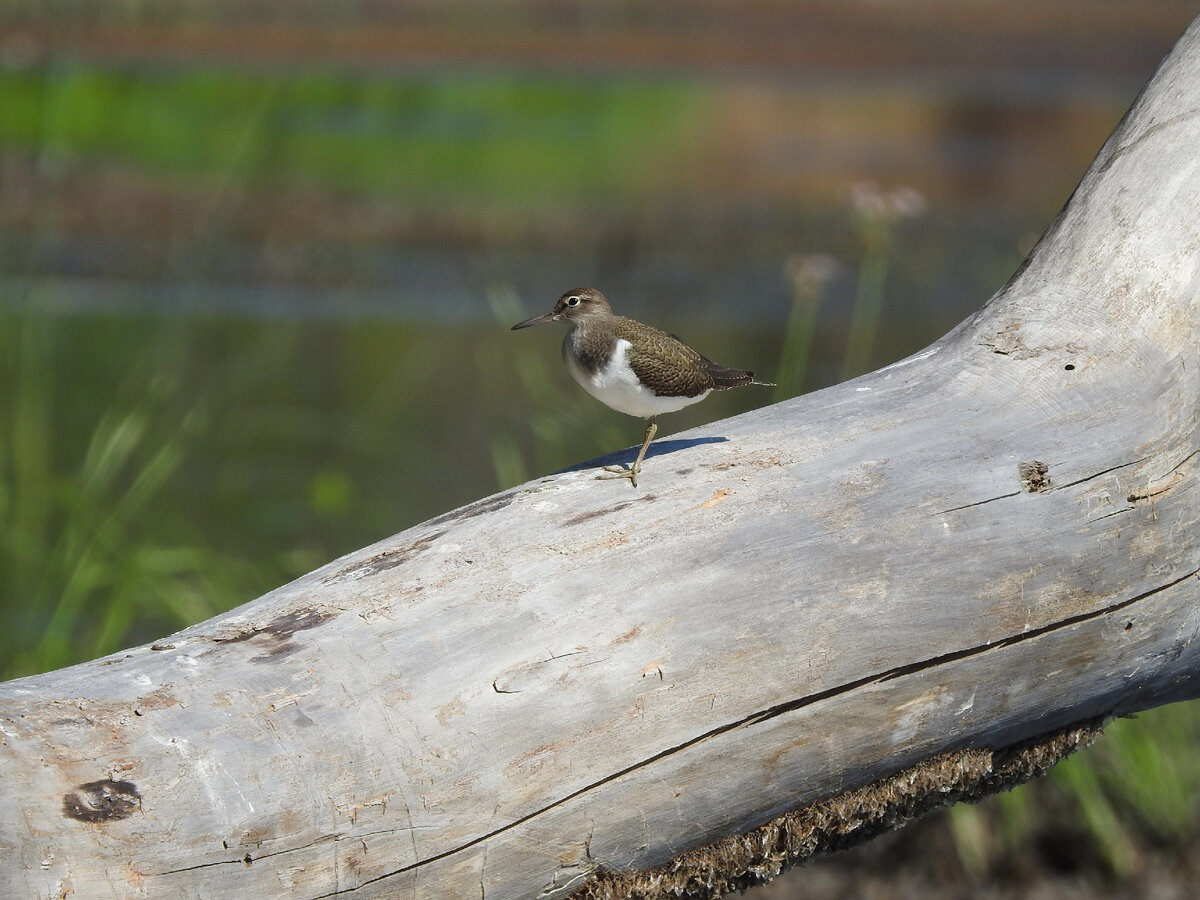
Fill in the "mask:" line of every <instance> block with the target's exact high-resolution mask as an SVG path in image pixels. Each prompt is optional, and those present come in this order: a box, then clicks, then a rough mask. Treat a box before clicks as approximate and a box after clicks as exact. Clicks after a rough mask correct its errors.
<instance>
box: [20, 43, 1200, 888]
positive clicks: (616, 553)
mask: <svg viewBox="0 0 1200 900" xmlns="http://www.w3.org/2000/svg"><path fill="white" fill-rule="evenodd" d="M1198 148H1200V26H1197V25H1196V24H1193V26H1192V28H1191V29H1190V31H1189V32H1188V33H1187V34H1186V35H1185V37H1184V39H1183V40H1182V41H1181V43H1180V44H1179V46H1178V47H1177V48H1176V50H1175V51H1174V52H1173V53H1172V55H1171V56H1170V57H1169V58H1168V59H1167V60H1166V62H1165V63H1164V65H1163V67H1162V69H1161V70H1160V72H1159V73H1158V75H1157V76H1156V77H1155V79H1154V81H1153V82H1152V83H1151V85H1150V86H1149V88H1148V89H1147V90H1146V91H1145V92H1144V94H1143V96H1142V97H1141V98H1140V99H1139V101H1138V102H1137V104H1136V106H1135V107H1134V109H1133V111H1132V112H1131V113H1130V115H1129V116H1127V117H1126V120H1125V121H1124V122H1123V123H1122V124H1121V126H1120V127H1119V128H1118V129H1117V131H1116V133H1115V134H1114V135H1113V137H1112V138H1111V139H1110V140H1109V141H1108V143H1107V144H1106V146H1105V147H1104V149H1103V151H1102V152H1101V153H1100V155H1099V157H1098V159H1097V160H1096V162H1095V164H1094V165H1093V166H1092V168H1091V170H1090V171H1089V173H1088V174H1087V176H1086V178H1085V179H1084V181H1083V183H1082V184H1081V185H1080V187H1079V189H1078V191H1077V192H1076V194H1075V196H1074V197H1073V199H1072V200H1071V203H1070V204H1069V206H1068V207H1067V209H1066V210H1065V211H1064V212H1063V214H1062V215H1061V216H1060V217H1059V219H1058V220H1057V221H1056V222H1055V223H1054V225H1053V226H1052V227H1051V229H1050V230H1049V232H1048V233H1047V235H1046V236H1045V237H1044V238H1043V240H1042V241H1041V243H1040V244H1039V245H1038V247H1037V249H1036V250H1035V251H1034V253H1033V254H1032V256H1031V257H1030V259H1029V261H1028V262H1027V264H1026V265H1025V266H1024V267H1023V268H1022V270H1021V271H1020V272H1019V273H1018V275H1017V276H1016V277H1015V278H1014V279H1013V281H1012V282H1011V283H1010V284H1009V285H1008V286H1006V287H1005V288H1004V289H1003V290H1001V291H1000V292H999V293H998V294H997V295H996V297H994V298H993V299H992V301H991V302H990V303H989V304H988V305H987V306H986V308H985V309H983V310H982V311H981V312H980V313H978V314H976V315H974V316H973V317H972V318H971V319H969V320H968V321H967V322H965V323H963V325H961V326H960V327H959V328H957V329H955V331H954V332H953V333H951V334H950V335H948V336H946V337H945V338H944V339H942V340H940V341H938V342H937V343H936V344H934V345H933V346H932V347H930V348H928V349H927V350H925V351H924V352H922V353H918V354H917V355H915V356H913V357H912V358H910V359H907V360H904V361H903V362H901V363H897V364H895V365H893V366H889V367H888V368H886V369H883V370H881V371H879V372H876V373H874V374H871V375H868V376H865V377H863V378H859V379H857V380H855V381H853V382H850V383H848V384H844V385H839V386H837V387H835V388H831V389H829V390H825V391H821V392H819V393H816V394H812V395H809V396H806V397H801V398H798V399H795V400H792V401H789V402H786V403H782V404H779V405H777V406H774V407H771V408H769V409H764V410H760V411H758V412H756V413H753V414H750V415H745V416H741V417H738V418H736V419H731V420H729V421H724V422H718V423H715V424H713V425H710V426H707V427H704V428H701V429H698V430H696V431H695V432H692V433H691V434H690V435H685V436H682V437H680V438H678V439H676V440H667V441H662V442H660V443H658V444H656V445H655V446H654V448H653V451H652V453H651V456H650V458H649V460H648V461H647V463H646V465H645V469H644V473H643V485H642V486H640V487H639V488H638V489H637V490H632V491H631V490H630V488H629V486H628V485H627V484H624V483H620V484H618V483H616V482H612V481H596V480H594V478H593V475H594V473H593V472H592V471H590V470H581V471H576V472H571V473H567V474H560V475H556V476H552V477H547V478H543V479H540V480H539V481H537V482H535V483H532V484H527V485H525V486H523V487H520V488H516V489H514V490H510V491H506V492H504V493H501V494H498V495H496V496H494V497H490V498H488V499H486V500H482V501H480V502H478V503H475V504H473V505H471V506H468V507H465V508H463V509H460V510H457V511H454V512H451V513H448V514H446V515H444V516H441V517H439V518H437V519H434V520H432V521H430V522H427V523H425V524H423V525H421V526H418V527H416V528H413V529H411V530H410V531H407V532H405V533H403V534H400V535H397V536H396V537H394V538H391V539H389V540H386V541H383V542H381V543H379V544H377V545H375V546H373V547H369V548H367V549H365V550H362V551H360V552H358V553H354V554H351V555H349V556H347V557H345V558H343V559H339V560H337V561H336V562H333V563H331V564H330V565H328V566H326V567H324V568H322V569H320V570H318V571H316V572H313V573H312V574H310V575H308V576H306V577H304V578H301V579H299V580H298V581H296V582H294V583H292V584H289V585H286V586H285V587H282V588H280V589H279V590H277V591H274V592H272V593H270V594H268V595H267V596H265V597H263V598H261V599H259V600H257V601H255V602H253V603H251V604H248V605H247V606H244V607H242V608H240V609H237V610H234V611H233V612H231V613H229V614H227V615H224V616H220V617H218V618H216V619H214V620H212V621H209V622H205V623H202V624H200V625H197V626H195V627H193V628H190V629H188V630H186V631H184V632H182V633H180V634H178V635H175V636H174V637H172V638H170V639H168V640H165V641H163V642H161V643H158V644H155V645H153V646H149V647H140V648H136V649H134V650H130V651H128V652H126V653H121V654H118V655H115V656H112V657H109V658H107V659H102V660H98V661H95V662H92V663H88V664H85V665H81V666H75V667H73V668H70V669H66V670H63V671H59V672H52V673H49V674H46V675H41V676H37V677H33V678H27V679H22V680H20V681H15V682H11V683H8V684H6V685H4V686H3V687H2V688H0V727H2V728H3V746H2V755H0V765H2V770H0V771H2V773H3V784H4V799H3V801H2V816H0V846H2V847H3V850H4V860H5V865H4V866H3V867H2V868H0V894H3V895H4V896H10V897H34V896H40V897H60V896H66V895H68V894H70V895H72V896H77V897H88V898H97V897H140V896H149V897H182V896H186V897H303V898H313V897H328V896H331V895H334V894H339V895H341V894H345V895H349V896H354V897H364V898H366V897H417V898H444V897H486V898H488V900H500V898H529V897H565V896H567V895H569V894H570V893H572V892H574V891H577V890H581V891H582V893H584V894H586V895H588V896H622V895H630V894H633V893H636V892H637V891H641V892H642V893H641V894H638V895H644V896H654V892H655V891H656V890H668V889H670V890H674V889H675V888H678V887H680V886H688V888H687V889H688V890H690V891H691V893H692V895H694V896H708V895H711V894H713V893H715V892H716V891H718V890H720V889H721V888H722V887H725V886H731V885H738V884H746V883H749V882H752V881H753V880H754V879H755V878H758V877H760V876H766V875H769V874H771V873H772V872H773V871H775V870H776V869H777V868H778V867H779V865H780V864H781V863H783V862H786V861H788V860H789V859H795V858H799V857H801V856H803V855H804V854H805V853H807V852H809V851H811V850H812V849H814V848H818V847H820V846H827V845H836V844H838V843H841V842H844V841H846V840H849V839H852V838H853V837H854V834H855V832H856V831H859V832H864V833H865V832H870V831H873V830H875V829H877V828H879V827H886V826H887V825H888V824H890V823H891V822H893V821H895V820H897V819H899V818H903V817H904V816H906V815H909V814H912V813H914V812H919V811H920V810H922V809H924V808H927V807H928V806H930V805H931V804H934V803H936V802H939V801H940V799H942V798H944V797H954V796H959V795H960V794H962V795H968V796H970V795H973V794H974V793H977V792H979V791H982V790H988V789H991V788H993V787H995V786H998V785H1002V784H1005V783H1009V782H1012V781H1016V780H1020V779H1021V778H1024V777H1028V776H1029V775H1030V774H1031V773H1033V772H1036V771H1038V770H1039V769H1040V768H1041V767H1042V766H1044V765H1046V764H1048V763H1049V762H1051V761H1053V759H1055V758H1057V756H1059V755H1061V754H1062V753H1063V752H1067V751H1069V750H1070V749H1071V748H1072V747H1074V746H1076V745H1078V744H1080V743H1082V742H1085V741H1086V740H1088V739H1089V738H1090V737H1091V736H1092V734H1094V725H1095V723H1096V721H1098V720H1100V719H1102V718H1103V717H1104V716H1108V715H1113V714H1119V713H1125V712H1129V711H1133V710H1137V709H1142V708H1145V707H1149V706H1154V705H1156V704H1161V703H1165V702H1168V701H1172V700H1178V699H1183V698H1191V697H1194V696H1196V695H1197V693H1200V691H1198V686H1200V681H1197V679H1196V674H1197V671H1198V665H1200V643H1197V642H1196V641H1194V638H1195V635H1196V633H1197V629H1198V628H1200V603H1198V602H1197V601H1198V599H1200V577H1198V575H1197V572H1198V570H1200V489H1198V487H1197V471H1198V470H1200V417H1198V408H1200V149H1198ZM1080 723H1082V725H1081V727H1079V728H1075V729H1073V730H1072V726H1074V725H1079V724H1080ZM1039 736H1040V739H1039ZM1031 739H1038V740H1036V742H1035V743H1033V744H1032V745H1023V744H1022V742H1024V741H1029V740H1031ZM999 748H1009V749H1008V750H1005V751H1004V752H1002V753H993V752H992V750H993V749H997V750H998V749H999ZM897 773H899V774H897ZM796 810H798V811H796ZM760 826H762V827H760ZM754 829H757V830H754ZM747 831H750V833H749V834H748V835H747V836H745V837H738V835H740V834H742V833H744V832H747ZM680 854H682V855H680ZM655 867H658V868H657V869H656V868H655ZM606 872H607V874H604V873H606Z"/></svg>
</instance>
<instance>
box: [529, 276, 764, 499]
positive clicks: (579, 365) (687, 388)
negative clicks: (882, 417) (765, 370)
mask: <svg viewBox="0 0 1200 900" xmlns="http://www.w3.org/2000/svg"><path fill="white" fill-rule="evenodd" d="M559 321H562V322H566V323H567V325H569V326H570V328H571V330H570V331H568V332H567V336H566V337H565V338H563V346H562V355H563V362H565V363H566V364H567V370H568V371H569V372H570V373H571V375H572V376H573V377H574V378H575V380H576V381H578V382H579V384H580V385H581V386H582V387H583V389H584V390H585V391H587V392H588V393H589V394H591V395H592V396H593V397H595V398H596V399H597V400H599V401H600V402H602V403H604V404H606V405H608V406H610V407H612V408H613V409H615V410H616V411H617V412H623V413H626V414H628V415H631V416H641V417H642V418H644V419H646V420H647V422H646V433H645V436H644V437H643V438H642V449H641V450H640V451H638V455H637V459H636V460H635V461H634V463H633V466H632V467H630V468H628V469H625V468H622V467H620V466H608V467H606V468H605V471H606V472H609V473H611V474H608V475H600V476H597V477H599V478H628V479H629V481H630V482H631V483H632V485H633V486H634V487H637V477H638V473H639V472H640V471H641V469H642V459H643V458H644V457H645V456H646V448H647V447H649V446H650V442H651V441H652V440H654V435H655V434H656V433H657V432H658V425H657V424H656V423H655V421H654V419H655V417H656V416H658V415H661V414H662V413H669V412H675V411H676V410H680V409H683V408H684V407H685V406H691V405H692V404H693V403H699V402H700V401H701V400H703V399H704V398H705V397H707V396H708V395H709V394H711V393H712V392H713V391H722V390H725V389H726V388H731V387H739V386H741V385H743V384H761V385H764V386H766V387H774V385H772V384H768V383H767V382H765V381H755V380H754V373H753V372H746V371H743V370H742V369H729V368H726V367H725V366H719V365H717V364H716V363H715V362H713V361H712V360H711V359H707V358H705V357H703V356H701V355H700V354H699V353H697V352H696V351H695V350H693V349H692V348H691V347H689V346H688V345H687V344H685V343H684V342H683V341H681V340H679V338H677V337H675V336H674V335H672V334H667V333H666V332H665V331H659V330H658V329H657V328H652V327H651V326H649V325H643V324H642V323H641V322H635V321H634V320H633V319H627V318H625V317H624V316H615V315H613V311H612V307H610V306H609V305H608V300H606V299H605V298H604V295H603V294H602V293H600V292H599V291H598V290H596V289H595V288H577V289H576V290H573V291H567V292H566V293H565V294H563V295H562V296H561V297H559V298H558V302H557V303H555V304H554V309H552V310H550V312H548V313H545V314H543V315H540V316H534V317H533V318H532V319H526V320H525V321H524V322H520V323H518V324H516V325H514V326H513V327H512V330H513V331H516V330H517V329H518V328H528V327H529V326H530V325H545V324H546V323H547V322H559Z"/></svg>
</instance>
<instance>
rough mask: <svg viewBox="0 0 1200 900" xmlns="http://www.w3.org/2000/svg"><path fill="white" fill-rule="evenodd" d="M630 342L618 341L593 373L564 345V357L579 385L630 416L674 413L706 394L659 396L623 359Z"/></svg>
mask: <svg viewBox="0 0 1200 900" xmlns="http://www.w3.org/2000/svg"><path fill="white" fill-rule="evenodd" d="M628 348H629V341H626V340H620V339H619V340H618V341H617V346H616V349H615V350H614V351H613V355H612V358H611V359H610V360H609V361H608V364H607V365H606V366H604V367H603V368H601V369H600V370H599V371H598V372H596V373H595V374H594V375H593V374H592V373H591V372H589V371H587V370H586V369H584V368H583V367H582V366H580V365H579V363H577V362H575V357H573V356H572V355H571V354H570V353H569V352H565V351H566V347H565V346H564V348H563V349H564V353H563V360H564V361H565V362H566V364H567V369H568V370H569V371H570V373H571V376H572V377H573V378H574V379H575V380H576V381H578V382H579V384H580V386H581V387H582V388H583V389H584V390H585V391H587V392H588V393H589V394H591V395H592V396H593V397H595V398H596V399H597V400H599V401H600V402H601V403H603V404H605V405H606V406H609V407H611V408H612V409H615V410H616V411H617V412H623V413H625V414H626V415H630V416H641V417H642V418H643V419H648V418H650V417H651V416H657V415H661V414H662V413H669V412H675V411H676V410H680V409H683V408H684V407H685V406H691V405H692V404H693V403H699V402H700V401H701V400H703V399H704V398H705V397H707V396H708V395H709V393H710V392H709V391H705V392H704V393H702V394H697V395H696V396H695V397H659V396H657V395H656V394H655V393H654V392H653V391H652V390H650V389H649V388H647V387H645V386H644V385H642V383H641V382H640V381H638V380H637V376H636V375H634V374H633V369H631V368H630V367H629V363H628V361H627V360H626V358H625V351H626V350H627V349H628Z"/></svg>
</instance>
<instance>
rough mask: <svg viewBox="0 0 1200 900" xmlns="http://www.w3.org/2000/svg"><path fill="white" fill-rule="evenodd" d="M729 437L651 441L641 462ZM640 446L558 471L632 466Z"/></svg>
mask: <svg viewBox="0 0 1200 900" xmlns="http://www.w3.org/2000/svg"><path fill="white" fill-rule="evenodd" d="M728 440H729V438H724V437H702V438H676V439H674V440H662V441H653V442H651V444H650V446H649V447H647V448H646V457H645V459H644V460H643V463H644V462H646V461H648V460H651V459H653V458H654V457H656V456H664V455H666V454H668V453H674V452H676V451H677V450H686V449H687V448H688V447H695V446H697V445H699V444H723V443H725V442H726V441H728ZM641 447H642V445H641V444H637V445H636V446H633V447H629V448H627V449H625V450H618V451H617V452H616V453H610V454H608V455H607V456H599V457H597V458H596V459H589V460H588V461H587V462H581V463H577V464H576V465H573V466H570V467H568V468H566V469H560V470H559V471H560V472H582V471H584V470H585V469H595V468H598V467H600V466H626V467H628V466H632V465H633V461H634V460H635V459H637V455H638V450H640V449H641Z"/></svg>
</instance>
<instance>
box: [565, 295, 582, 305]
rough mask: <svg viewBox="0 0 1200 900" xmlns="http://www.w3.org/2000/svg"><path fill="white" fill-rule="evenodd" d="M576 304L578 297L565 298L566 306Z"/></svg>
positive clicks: (577, 303)
mask: <svg viewBox="0 0 1200 900" xmlns="http://www.w3.org/2000/svg"><path fill="white" fill-rule="evenodd" d="M578 305H579V298H578V297H568V298H567V306H578Z"/></svg>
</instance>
